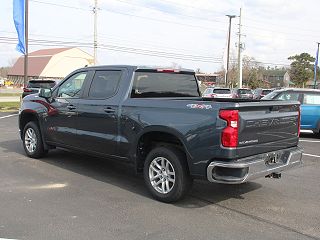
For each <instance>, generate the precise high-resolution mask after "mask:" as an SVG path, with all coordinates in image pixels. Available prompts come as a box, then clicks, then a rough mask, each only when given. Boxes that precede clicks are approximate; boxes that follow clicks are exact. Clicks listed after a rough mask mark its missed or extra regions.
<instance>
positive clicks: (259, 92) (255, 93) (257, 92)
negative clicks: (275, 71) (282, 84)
mask: <svg viewBox="0 0 320 240" xmlns="http://www.w3.org/2000/svg"><path fill="white" fill-rule="evenodd" d="M273 90H274V89H262V88H257V89H255V90H254V91H253V99H261V98H263V97H264V96H266V95H268V94H269V93H271V92H272V91H273Z"/></svg>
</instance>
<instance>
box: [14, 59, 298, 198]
mask: <svg viewBox="0 0 320 240" xmlns="http://www.w3.org/2000/svg"><path fill="white" fill-rule="evenodd" d="M299 109H300V108H299V102H283V101H269V102H268V101H264V102H261V101H260V100H258V101H253V100H250V101H248V100H245V99H242V100H241V101H237V99H221V98H220V99H219V98H218V99H215V98H214V99H208V98H202V97H201V95H200V91H199V88H198V84H197V80H196V77H195V72H194V71H192V70H187V69H180V70H173V69H155V68H148V67H137V66H117V65H116V66H94V67H87V68H82V69H79V70H76V71H74V72H73V73H71V74H70V75H69V76H67V77H66V78H65V79H64V80H63V81H62V82H61V83H60V84H58V85H57V86H56V87H54V88H53V89H52V90H51V89H41V91H40V93H39V94H33V95H29V96H26V97H25V98H24V99H23V101H22V105H21V110H20V114H19V129H20V133H21V140H22V143H23V147H24V150H25V152H26V154H27V156H29V157H32V158H40V157H43V156H44V155H45V154H46V153H47V152H48V150H50V149H52V148H54V147H61V148H66V149H71V150H75V151H77V152H82V153H86V154H91V155H97V156H102V157H108V158H110V157H112V158H113V159H115V160H118V161H119V162H124V163H126V164H128V165H132V166H133V168H134V170H135V171H136V172H137V173H142V174H143V176H144V180H145V184H146V186H147V188H148V190H149V191H150V193H151V194H152V196H153V197H154V198H156V199H158V200H160V201H163V202H173V201H177V200H179V199H181V198H182V197H183V196H184V195H185V194H186V193H187V191H188V189H189V188H190V186H191V184H192V181H193V179H195V178H198V179H207V181H210V182H215V183H226V184H239V183H244V182H247V181H249V180H252V179H255V178H258V177H265V176H266V177H280V174H279V173H280V172H282V171H285V170H287V169H289V168H291V167H293V166H296V165H299V164H301V156H302V151H301V149H300V148H299V147H298V141H299V137H298V131H299V125H298V123H299V121H298V119H299ZM275 119H277V120H278V121H277V122H275V121H274V120H275ZM123 177H125V175H123Z"/></svg>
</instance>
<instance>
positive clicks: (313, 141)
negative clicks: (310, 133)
mask: <svg viewBox="0 0 320 240" xmlns="http://www.w3.org/2000/svg"><path fill="white" fill-rule="evenodd" d="M299 142H310V143H320V141H317V140H305V139H299Z"/></svg>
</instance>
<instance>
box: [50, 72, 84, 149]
mask: <svg viewBox="0 0 320 240" xmlns="http://www.w3.org/2000/svg"><path fill="white" fill-rule="evenodd" d="M87 76H88V72H87V71H84V72H78V73H76V74H74V75H72V76H70V77H69V78H68V79H66V80H65V81H64V82H63V83H62V84H61V85H60V86H59V88H58V89H56V90H55V91H54V93H53V99H52V102H51V103H50V105H51V107H52V109H53V110H52V111H50V113H48V116H47V117H46V118H45V129H46V139H47V140H48V141H50V142H54V143H58V144H63V145H66V146H77V143H76V118H77V107H78V102H79V98H80V96H81V95H82V93H83V86H84V81H85V79H86V78H87Z"/></svg>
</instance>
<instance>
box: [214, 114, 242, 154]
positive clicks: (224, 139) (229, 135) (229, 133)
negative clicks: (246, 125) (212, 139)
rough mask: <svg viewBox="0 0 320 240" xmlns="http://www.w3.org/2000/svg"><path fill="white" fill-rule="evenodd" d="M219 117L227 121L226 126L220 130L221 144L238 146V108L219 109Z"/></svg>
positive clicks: (232, 146)
mask: <svg viewBox="0 0 320 240" xmlns="http://www.w3.org/2000/svg"><path fill="white" fill-rule="evenodd" d="M219 117H220V118H221V119H223V120H225V121H227V127H226V128H225V129H223V130H222V134H221V144H222V146H224V147H231V148H234V147H237V146H238V125H239V111H238V110H221V111H220V112H219Z"/></svg>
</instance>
